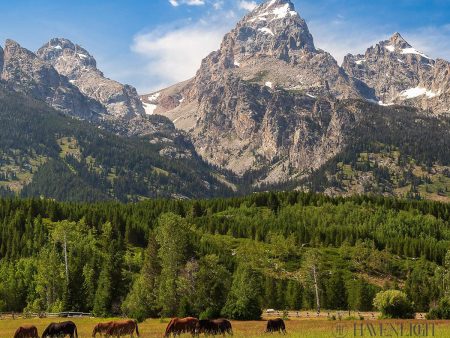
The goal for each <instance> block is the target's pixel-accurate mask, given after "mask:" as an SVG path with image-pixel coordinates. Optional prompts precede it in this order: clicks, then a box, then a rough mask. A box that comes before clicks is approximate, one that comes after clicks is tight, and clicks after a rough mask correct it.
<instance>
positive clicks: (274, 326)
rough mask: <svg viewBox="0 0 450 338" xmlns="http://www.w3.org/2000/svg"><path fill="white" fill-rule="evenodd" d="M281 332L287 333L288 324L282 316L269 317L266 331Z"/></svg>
mask: <svg viewBox="0 0 450 338" xmlns="http://www.w3.org/2000/svg"><path fill="white" fill-rule="evenodd" d="M273 332H280V333H283V334H286V325H285V324H284V320H283V319H281V318H275V319H269V320H268V321H267V326H266V331H265V333H273Z"/></svg>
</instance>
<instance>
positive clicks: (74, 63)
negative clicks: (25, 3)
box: [37, 39, 144, 120]
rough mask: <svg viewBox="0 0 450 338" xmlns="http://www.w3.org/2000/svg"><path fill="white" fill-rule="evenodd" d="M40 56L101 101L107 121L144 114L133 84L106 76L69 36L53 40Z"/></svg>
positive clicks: (42, 48) (83, 90)
mask: <svg viewBox="0 0 450 338" xmlns="http://www.w3.org/2000/svg"><path fill="white" fill-rule="evenodd" d="M37 55H38V56H39V57H40V58H41V59H42V60H44V61H46V62H48V63H49V64H51V65H52V66H53V67H54V68H55V69H56V70H57V71H58V72H59V73H60V74H62V75H64V76H66V77H67V78H68V79H69V81H70V82H71V83H72V84H73V85H75V86H77V87H78V88H79V89H80V91H81V92H82V93H83V94H85V95H86V96H88V97H90V98H92V99H94V100H96V101H98V102H100V103H102V104H103V105H104V106H105V107H106V109H107V114H106V115H105V116H103V118H104V119H107V120H115V119H132V118H134V117H135V116H136V115H144V108H143V106H142V103H141V101H140V99H139V96H138V94H137V91H136V89H135V88H134V87H131V86H129V85H123V84H121V83H118V82H117V81H114V80H111V79H108V78H106V77H105V76H104V75H103V73H102V72H101V71H100V70H98V69H97V62H96V61H95V59H94V58H93V57H92V55H90V54H89V52H88V51H87V50H85V49H84V48H82V47H80V46H79V45H77V44H74V43H72V42H71V41H69V40H67V39H51V40H50V41H49V42H48V43H46V44H45V45H43V46H42V47H41V48H40V49H39V50H38V51H37Z"/></svg>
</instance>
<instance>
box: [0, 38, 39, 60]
mask: <svg viewBox="0 0 450 338" xmlns="http://www.w3.org/2000/svg"><path fill="white" fill-rule="evenodd" d="M4 54H5V55H4V57H5V58H7V56H11V55H15V54H23V55H26V56H27V57H28V58H30V59H35V58H37V56H36V54H34V53H33V52H32V51H30V50H28V49H26V48H24V47H22V46H21V45H20V44H19V43H18V42H17V41H14V40H12V39H6V41H5V50H4Z"/></svg>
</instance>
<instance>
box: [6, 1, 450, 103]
mask: <svg viewBox="0 0 450 338" xmlns="http://www.w3.org/2000/svg"><path fill="white" fill-rule="evenodd" d="M261 2H263V1H262V0H76V1H75V0H0V8H1V9H2V10H1V19H0V41H1V42H0V44H1V45H4V43H3V41H5V40H6V39H7V38H9V39H13V40H15V41H17V42H18V43H20V44H21V45H22V46H23V47H25V48H28V49H30V50H32V51H36V50H37V49H38V48H39V47H41V46H42V45H43V44H44V43H45V42H47V41H48V40H50V39H51V38H53V37H64V38H68V39H70V40H72V41H73V42H74V43H77V44H79V45H81V46H83V47H84V48H86V49H87V50H88V51H89V52H90V54H91V55H93V56H94V57H95V58H96V60H97V65H98V68H99V69H100V70H102V71H103V72H104V73H105V75H106V76H107V77H109V78H112V79H115V80H117V81H119V82H122V83H127V84H131V85H133V86H135V87H136V88H137V89H138V92H139V93H141V94H146V93H150V92H153V91H156V90H158V89H161V88H164V87H167V86H169V85H171V84H174V83H176V82H179V81H183V80H186V79H188V78H190V77H192V76H193V75H195V72H196V70H197V69H198V67H199V65H200V62H201V60H202V58H204V57H205V56H206V55H208V54H209V53H210V52H211V51H213V50H216V49H218V47H219V45H220V42H221V40H222V37H223V35H224V34H225V33H226V32H227V31H229V30H230V29H232V28H233V26H234V25H235V24H236V23H237V22H238V21H239V20H240V18H241V17H242V16H244V15H245V14H246V13H247V12H248V11H250V10H251V9H252V8H254V6H256V5H257V4H259V3H261ZM292 2H293V3H294V5H295V7H296V10H297V11H298V12H299V14H300V16H301V17H303V18H304V19H305V20H306V22H307V24H308V26H309V29H310V31H311V33H312V35H313V37H314V40H315V44H316V47H318V48H321V49H323V50H326V51H328V52H330V53H331V54H332V55H333V56H334V57H335V58H336V59H337V60H338V62H339V63H340V62H341V61H342V59H343V57H344V55H346V54H347V53H352V54H356V53H363V52H364V51H365V50H366V48H367V47H369V46H371V45H373V44H375V43H377V42H378V41H381V40H385V39H387V38H388V37H389V36H391V35H392V34H393V33H394V32H400V33H401V34H402V35H403V37H404V38H405V39H406V40H407V41H408V42H409V43H410V44H411V45H413V46H414V47H415V48H416V49H419V50H421V51H422V52H425V53H426V54H428V55H430V56H431V57H433V58H443V59H447V60H450V0H292Z"/></svg>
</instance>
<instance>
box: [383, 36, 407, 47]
mask: <svg viewBox="0 0 450 338" xmlns="http://www.w3.org/2000/svg"><path fill="white" fill-rule="evenodd" d="M386 42H388V43H389V44H390V45H391V46H395V47H398V48H411V47H412V46H411V45H410V44H409V43H408V42H407V41H406V40H405V39H404V38H403V36H402V35H401V34H400V33H398V32H395V33H394V34H393V35H392V36H391V37H390V39H389V40H388V41H386Z"/></svg>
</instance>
